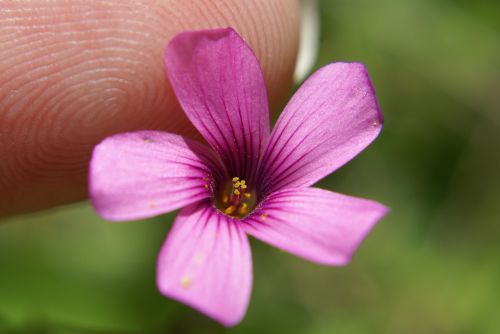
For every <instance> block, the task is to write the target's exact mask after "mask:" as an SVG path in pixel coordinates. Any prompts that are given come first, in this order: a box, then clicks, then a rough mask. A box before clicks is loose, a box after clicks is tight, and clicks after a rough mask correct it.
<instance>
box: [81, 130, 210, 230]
mask: <svg viewBox="0 0 500 334" xmlns="http://www.w3.org/2000/svg"><path fill="white" fill-rule="evenodd" d="M210 151H211V150H210V149H209V148H207V147H206V146H205V145H202V144H200V143H198V142H195V141H193V140H189V139H187V138H183V137H181V136H178V135H174V134H169V133H164V132H157V131H139V132H131V133H124V134H118V135H115V136H112V137H108V138H106V139H105V140H104V141H103V142H101V143H100V144H99V145H97V146H96V147H95V149H94V152H93V155H92V160H91V162H90V172H89V191H90V197H91V201H92V204H93V205H94V207H95V209H96V211H97V212H98V213H99V214H100V215H101V216H102V217H103V218H105V219H108V220H115V221H120V220H133V219H139V218H146V217H151V216H155V215H158V214H161V213H166V212H169V211H172V210H176V209H178V208H180V207H182V206H185V205H187V204H191V203H193V202H196V201H199V200H201V199H203V198H207V197H210V196H212V193H211V191H210V189H208V188H206V185H207V184H208V183H209V182H210V179H211V178H212V177H217V175H216V174H214V172H213V171H216V170H220V168H217V167H216V163H215V162H214V161H213V158H212V157H211V156H210Z"/></svg>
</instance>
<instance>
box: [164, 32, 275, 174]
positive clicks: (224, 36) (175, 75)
mask: <svg viewBox="0 0 500 334" xmlns="http://www.w3.org/2000/svg"><path fill="white" fill-rule="evenodd" d="M165 63H166V68H167V73H168V77H169V80H170V83H171V84H172V87H173V89H174V91H175V95H176V96H177V98H178V99H179V102H180V104H181V105H182V107H183V109H184V111H185V112H186V114H187V116H188V117H189V119H190V120H191V122H192V123H193V124H194V126H195V127H196V128H197V129H198V130H199V131H200V133H201V134H202V135H203V136H204V137H205V139H206V140H207V141H208V142H209V143H210V145H212V147H213V148H214V149H215V150H216V151H217V152H218V153H219V154H220V156H221V157H222V159H223V161H224V163H225V164H226V166H227V168H228V171H229V172H230V174H231V175H232V176H239V177H243V178H246V179H251V178H252V176H251V175H252V174H253V173H254V172H255V170H256V165H257V163H258V158H259V156H260V153H261V152H262V151H263V149H264V145H265V143H266V142H267V139H268V137H269V111H268V101H267V93H266V87H265V83H264V78H263V75H262V71H261V68H260V65H259V63H258V61H257V58H256V57H255V55H254V53H253V52H252V50H251V49H250V48H249V47H248V45H247V44H246V43H245V42H244V41H243V40H242V39H241V37H240V36H238V34H237V33H236V32H235V31H234V30H233V29H231V28H227V29H218V30H204V31H190V32H185V33H181V34H179V35H177V36H176V37H175V38H174V39H173V40H172V41H171V42H170V44H169V45H168V47H167V50H166V53H165Z"/></svg>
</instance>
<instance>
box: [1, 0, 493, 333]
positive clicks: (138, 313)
mask: <svg viewBox="0 0 500 334" xmlns="http://www.w3.org/2000/svg"><path fill="white" fill-rule="evenodd" d="M320 5H321V19H322V37H321V38H322V41H321V49H320V55H319V61H318V67H319V66H321V65H323V64H326V63H328V62H332V61H338V60H345V61H361V62H364V63H365V64H366V65H367V67H368V69H369V71H370V73H371V76H372V78H373V82H374V85H375V87H376V90H377V93H378V97H379V100H380V104H381V106H382V108H383V111H384V113H385V118H386V122H385V128H384V130H383V132H382V135H381V136H380V137H379V138H378V139H377V141H376V142H375V143H374V144H373V145H372V146H371V147H370V148H369V149H368V150H366V151H365V152H364V153H363V154H362V155H361V156H359V157H358V158H357V159H355V160H354V161H352V162H351V163H349V164H348V165H347V166H345V167H344V168H342V169H341V170H340V171H338V172H337V173H335V174H333V175H331V176H330V177H328V178H327V179H325V180H324V181H322V182H321V184H320V186H322V187H326V188H329V189H335V191H338V192H342V193H347V194H352V195H358V196H362V197H368V198H373V199H377V200H379V201H381V202H383V203H386V204H387V205H389V206H390V207H391V208H392V212H391V214H390V215H389V216H387V217H386V218H385V219H384V220H383V221H382V222H381V223H380V224H379V225H378V226H377V228H376V229H375V230H374V232H373V233H372V234H371V235H370V236H369V237H368V238H367V240H366V241H365V242H364V244H363V245H362V246H361V248H360V249H359V251H358V252H357V254H356V256H355V257H354V259H353V261H352V263H351V264H350V265H349V266H347V267H343V268H330V267H322V266H318V265H314V264H311V263H308V262H306V261H303V260H300V259H297V258H295V257H293V256H291V255H287V254H284V253H281V252H278V251H276V250H274V249H272V248H271V247H268V246H265V245H262V244H261V243H259V242H252V247H253V250H254V275H255V279H254V291H253V295H252V301H251V304H250V308H249V311H248V314H247V316H246V318H245V319H244V321H243V322H242V323H241V324H240V325H239V326H237V327H236V328H234V329H231V330H227V329H224V328H222V327H220V326H219V325H217V324H216V323H214V322H212V321H211V320H209V319H207V318H205V317H204V316H202V315H200V314H198V313H197V312H195V311H192V310H191V309H189V308H188V307H186V306H183V305H181V304H179V303H177V302H174V301H171V300H168V299H165V298H163V297H162V296H160V295H159V294H158V292H157V290H156V287H155V282H154V275H155V260H156V254H157V251H158V250H159V247H160V245H161V243H162V241H163V239H164V237H165V235H166V232H167V231H168V228H169V222H171V221H172V218H173V217H174V216H173V215H167V216H163V217H160V218H157V219H153V220H150V221H148V222H144V223H143V222H133V223H124V224H119V223H117V224H116V223H115V224H111V223H107V222H104V221H102V220H100V219H99V218H98V217H97V216H96V215H95V214H94V213H93V211H92V209H91V208H89V206H88V205H87V204H79V205H75V206H70V207H65V208H60V209H54V210H52V211H47V212H41V213H37V214H33V215H28V216H21V217H16V218H10V219H6V220H4V221H3V224H0V333H30V334H31V333H35V334H36V333H51V334H52V333H55V334H69V333H71V334H73V333H76V334H79V333H81V334H87V333H89V334H90V333H195V332H201V331H202V332H203V333H221V332H234V333H304V334H323V333H325V334H326V333H370V334H373V333H385V334H390V333H445V334H446V333H500V316H499V310H500V287H499V284H498V282H500V261H499V260H498V254H499V253H500V243H499V240H500V238H499V237H500V225H499V222H500V177H499V172H500V155H499V149H500V135H499V133H500V94H499V92H500V6H499V4H498V2H495V1H486V0H483V1H465V0H462V1H452V0H447V1H445V0H435V1H433V0H419V1H412V0H382V1H377V2H373V1H369V0H356V1H354V0H352V1H348V0H338V1H323V2H321V4H320Z"/></svg>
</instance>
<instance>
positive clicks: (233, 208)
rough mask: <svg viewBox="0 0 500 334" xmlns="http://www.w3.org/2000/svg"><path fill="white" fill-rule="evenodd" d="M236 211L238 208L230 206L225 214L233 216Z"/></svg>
mask: <svg viewBox="0 0 500 334" xmlns="http://www.w3.org/2000/svg"><path fill="white" fill-rule="evenodd" d="M235 210H236V207H235V206H234V205H231V206H228V207H227V208H226V209H225V210H224V213H225V214H226V215H230V214H232V213H233V212H234V211H235Z"/></svg>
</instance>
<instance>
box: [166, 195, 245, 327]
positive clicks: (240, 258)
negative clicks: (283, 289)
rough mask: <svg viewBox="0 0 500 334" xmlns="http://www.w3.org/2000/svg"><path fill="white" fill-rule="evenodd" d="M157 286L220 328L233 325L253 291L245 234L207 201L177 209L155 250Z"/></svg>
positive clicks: (243, 312)
mask: <svg viewBox="0 0 500 334" xmlns="http://www.w3.org/2000/svg"><path fill="white" fill-rule="evenodd" d="M157 284H158V288H159V289H160V291H161V293H162V294H164V295H166V296H168V297H170V298H173V299H176V300H179V301H181V302H183V303H186V304H188V305H190V306H192V307H193V308H195V309H197V310H199V311H201V312H203V313H204V314H206V315H207V316H209V317H212V318H213V319H215V320H217V321H219V322H220V323H222V324H223V325H225V326H232V325H235V324H237V323H238V322H239V321H240V320H241V319H242V318H243V316H244V314H245V312H246V309H247V306H248V302H249V298H250V291H251V287H252V259H251V253H250V246H249V243H248V238H247V236H246V234H245V233H244V232H243V230H242V229H241V228H240V226H239V224H238V223H237V222H236V221H234V220H231V219H230V218H229V217H227V216H225V215H223V214H221V213H219V212H218V211H217V210H215V209H214V208H213V207H212V206H211V205H210V203H208V202H202V203H197V204H193V205H191V206H189V207H186V208H184V209H182V211H181V212H180V214H179V216H178V217H177V219H176V220H175V223H174V226H173V227H172V230H171V231H170V233H169V235H168V237H167V240H166V242H165V243H164V245H163V247H162V249H161V251H160V254H159V257H158V269H157Z"/></svg>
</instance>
